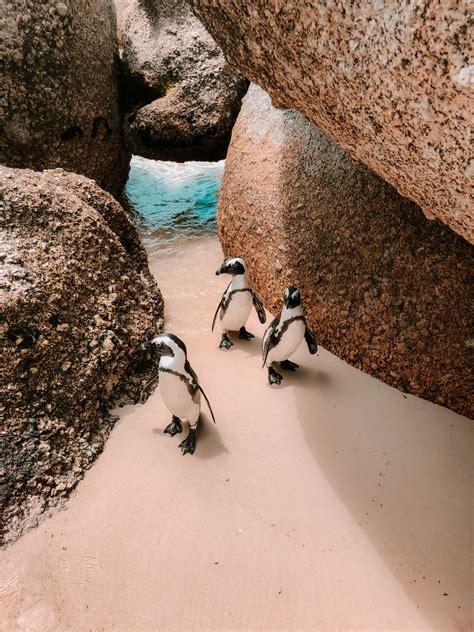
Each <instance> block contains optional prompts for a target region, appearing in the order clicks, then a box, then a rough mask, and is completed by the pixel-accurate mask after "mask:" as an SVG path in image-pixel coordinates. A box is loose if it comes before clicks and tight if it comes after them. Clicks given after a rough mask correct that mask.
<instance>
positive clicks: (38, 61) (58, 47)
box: [0, 0, 130, 195]
mask: <svg viewBox="0 0 474 632" xmlns="http://www.w3.org/2000/svg"><path fill="white" fill-rule="evenodd" d="M2 11H3V13H2V20H1V21H0V38H1V40H2V45H3V47H2V56H1V57H0V79H1V81H0V84H1V87H0V114H1V124H0V163H4V164H7V165H9V166H11V167H28V168H31V169H38V170H42V169H49V168H53V167H62V168H64V169H67V170H70V171H74V172H76V173H80V174H83V175H85V176H88V177H89V178H92V179H93V180H95V181H96V182H97V183H98V184H99V185H100V186H101V187H102V188H103V189H106V190H107V191H110V192H111V193H113V194H114V195H118V194H119V193H120V192H121V190H122V188H123V185H124V183H125V180H126V178H127V174H128V168H129V162H130V155H129V153H128V151H127V150H126V148H125V146H124V144H123V139H122V129H121V114H120V108H119V64H118V53H117V44H116V17H115V7H114V4H113V0H104V1H101V0H69V1H66V0H64V2H62V1H60V0H45V1H44V2H38V0H10V1H9V2H6V3H3V7H2Z"/></svg>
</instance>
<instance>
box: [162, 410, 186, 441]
mask: <svg viewBox="0 0 474 632" xmlns="http://www.w3.org/2000/svg"><path fill="white" fill-rule="evenodd" d="M163 432H164V433H165V434H169V435H170V437H174V435H175V434H178V433H179V432H183V426H182V425H181V419H180V418H179V417H176V416H175V415H173V418H172V420H171V423H170V424H169V425H168V426H166V428H165V429H164V430H163Z"/></svg>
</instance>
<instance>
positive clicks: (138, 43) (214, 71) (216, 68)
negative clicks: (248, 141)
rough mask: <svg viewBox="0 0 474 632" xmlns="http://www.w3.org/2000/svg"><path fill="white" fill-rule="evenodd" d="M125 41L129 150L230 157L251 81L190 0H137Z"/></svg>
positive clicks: (175, 156) (158, 155)
mask: <svg viewBox="0 0 474 632" xmlns="http://www.w3.org/2000/svg"><path fill="white" fill-rule="evenodd" d="M122 45H123V57H122V61H123V76H124V91H125V95H126V99H125V101H126V114H125V117H124V131H125V138H126V141H127V144H128V147H129V148H130V149H131V151H132V152H133V153H134V154H138V155H140V156H144V157H145V158H154V159H159V160H177V161H184V160H220V159H221V158H224V157H225V154H226V151H227V146H228V143H229V140H230V134H231V131H232V126H233V124H234V121H235V118H236V116H237V114H238V112H239V109H240V102H241V99H242V96H243V95H244V94H245V91H246V89H247V86H248V82H247V81H246V80H245V79H244V78H243V77H241V76H240V74H239V73H238V72H237V71H236V70H234V69H233V68H231V67H230V66H229V65H228V64H227V63H226V61H225V59H224V55H223V54H222V51H221V50H220V49H219V47H218V46H217V44H216V43H215V42H214V40H213V39H212V37H211V36H210V35H209V33H207V31H206V30H205V28H204V27H203V26H202V24H201V23H200V22H199V20H198V19H197V18H196V17H195V16H194V15H193V13H192V12H191V10H190V8H189V7H188V5H187V3H186V2H185V0H140V1H139V0H132V1H131V2H130V5H129V7H128V10H127V13H126V17H125V25H124V32H123V37H122Z"/></svg>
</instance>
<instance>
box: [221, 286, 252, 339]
mask: <svg viewBox="0 0 474 632" xmlns="http://www.w3.org/2000/svg"><path fill="white" fill-rule="evenodd" d="M251 311H252V293H251V292H250V291H248V290H245V291H238V292H235V293H234V294H232V296H231V298H230V302H229V304H228V306H227V309H226V311H225V314H224V316H223V317H222V318H221V321H220V322H221V328H222V330H223V331H226V330H230V331H238V330H239V329H240V328H241V327H243V326H244V325H245V323H246V322H247V320H248V318H249V316H250V312H251Z"/></svg>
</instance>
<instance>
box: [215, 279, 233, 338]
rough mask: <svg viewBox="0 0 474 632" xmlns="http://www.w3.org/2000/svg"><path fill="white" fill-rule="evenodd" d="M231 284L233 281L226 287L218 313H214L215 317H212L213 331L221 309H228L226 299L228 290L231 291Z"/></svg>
mask: <svg viewBox="0 0 474 632" xmlns="http://www.w3.org/2000/svg"><path fill="white" fill-rule="evenodd" d="M231 285H232V281H231V282H230V283H229V285H228V286H227V287H226V289H225V292H224V294H223V295H222V297H221V300H220V301H219V305H218V306H217V309H216V313H215V314H214V318H213V319H212V327H211V331H214V325H215V324H216V319H217V314H218V313H219V310H220V309H221V308H222V309H223V310H224V312H225V310H226V309H227V306H226V304H225V299H226V298H227V292H228V291H229V288H230V286H231Z"/></svg>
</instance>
